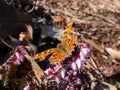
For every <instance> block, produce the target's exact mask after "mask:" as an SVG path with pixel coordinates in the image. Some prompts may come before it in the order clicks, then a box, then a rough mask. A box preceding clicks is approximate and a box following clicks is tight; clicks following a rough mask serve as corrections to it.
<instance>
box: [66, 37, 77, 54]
mask: <svg viewBox="0 0 120 90" xmlns="http://www.w3.org/2000/svg"><path fill="white" fill-rule="evenodd" d="M76 39H77V37H76V36H72V37H71V38H70V39H68V41H67V43H66V44H65V48H66V50H67V52H68V53H69V54H71V52H72V51H73V50H74V47H75V43H76Z"/></svg>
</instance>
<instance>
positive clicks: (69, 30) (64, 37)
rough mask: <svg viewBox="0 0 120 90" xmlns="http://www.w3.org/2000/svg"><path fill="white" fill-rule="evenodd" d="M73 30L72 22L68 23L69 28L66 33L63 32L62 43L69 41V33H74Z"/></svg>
mask: <svg viewBox="0 0 120 90" xmlns="http://www.w3.org/2000/svg"><path fill="white" fill-rule="evenodd" d="M72 32H73V29H72V25H71V24H68V25H67V28H66V29H65V32H64V34H63V36H62V39H61V42H62V43H65V42H66V41H67V37H68V35H69V34H70V33H72Z"/></svg>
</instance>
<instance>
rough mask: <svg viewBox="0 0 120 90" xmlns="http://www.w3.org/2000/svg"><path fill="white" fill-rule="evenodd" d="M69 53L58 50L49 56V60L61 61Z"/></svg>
mask: <svg viewBox="0 0 120 90" xmlns="http://www.w3.org/2000/svg"><path fill="white" fill-rule="evenodd" d="M66 56H67V54H66V53H65V52H63V51H62V50H59V49H58V50H57V51H56V52H55V53H53V54H52V56H51V57H50V58H49V61H50V62H51V63H54V62H58V61H59V62H60V61H62V60H64V59H65V58H66Z"/></svg>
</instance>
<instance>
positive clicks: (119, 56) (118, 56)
mask: <svg viewBox="0 0 120 90" xmlns="http://www.w3.org/2000/svg"><path fill="white" fill-rule="evenodd" d="M105 50H106V51H107V52H108V53H109V54H110V56H112V58H114V59H120V51H117V50H114V49H112V48H105ZM119 61H120V60H119Z"/></svg>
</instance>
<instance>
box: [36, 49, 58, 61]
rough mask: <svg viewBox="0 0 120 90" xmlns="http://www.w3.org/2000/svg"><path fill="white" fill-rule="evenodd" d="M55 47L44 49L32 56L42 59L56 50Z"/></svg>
mask: <svg viewBox="0 0 120 90" xmlns="http://www.w3.org/2000/svg"><path fill="white" fill-rule="evenodd" d="M56 50H57V49H56V48H51V49H48V50H45V51H43V52H41V53H39V54H36V55H35V56H34V58H35V59H37V58H38V59H40V60H44V59H45V58H46V57H47V56H48V55H49V54H52V53H54V52H55V51H56Z"/></svg>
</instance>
